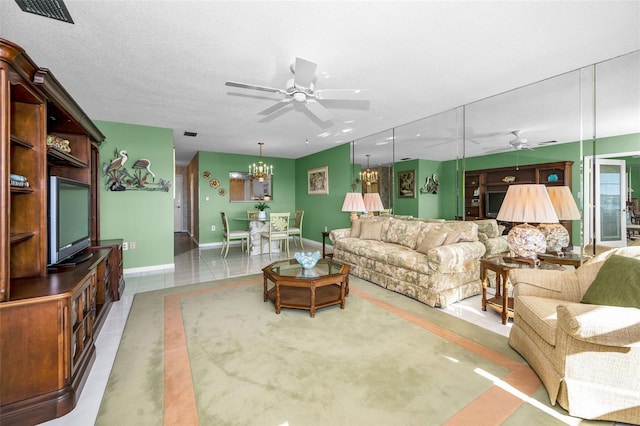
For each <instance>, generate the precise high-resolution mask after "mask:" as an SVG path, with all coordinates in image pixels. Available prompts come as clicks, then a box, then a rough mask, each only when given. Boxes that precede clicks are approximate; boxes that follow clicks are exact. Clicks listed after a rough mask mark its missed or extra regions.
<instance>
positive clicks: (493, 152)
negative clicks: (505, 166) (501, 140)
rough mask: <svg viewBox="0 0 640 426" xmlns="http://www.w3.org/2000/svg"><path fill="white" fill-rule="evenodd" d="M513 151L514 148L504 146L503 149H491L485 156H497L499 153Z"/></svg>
mask: <svg viewBox="0 0 640 426" xmlns="http://www.w3.org/2000/svg"><path fill="white" fill-rule="evenodd" d="M512 149H513V147H511V146H504V147H502V148H495V149H491V150H489V151H485V152H484V153H485V154H497V153H499V152H507V151H511V150H512Z"/></svg>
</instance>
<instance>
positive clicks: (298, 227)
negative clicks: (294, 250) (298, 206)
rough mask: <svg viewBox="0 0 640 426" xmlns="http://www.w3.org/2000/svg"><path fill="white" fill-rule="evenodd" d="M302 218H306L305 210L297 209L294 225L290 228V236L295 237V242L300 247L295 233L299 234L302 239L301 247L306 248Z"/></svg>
mask: <svg viewBox="0 0 640 426" xmlns="http://www.w3.org/2000/svg"><path fill="white" fill-rule="evenodd" d="M302 219H304V210H296V217H295V218H294V219H293V226H292V227H291V228H289V236H290V237H292V238H293V243H294V244H295V245H296V247H298V242H297V241H296V237H295V235H297V236H298V240H299V241H300V247H301V248H304V245H303V244H302Z"/></svg>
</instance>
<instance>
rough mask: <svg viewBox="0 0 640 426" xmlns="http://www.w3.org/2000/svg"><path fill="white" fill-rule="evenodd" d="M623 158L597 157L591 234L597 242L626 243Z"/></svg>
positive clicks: (625, 191)
mask: <svg viewBox="0 0 640 426" xmlns="http://www.w3.org/2000/svg"><path fill="white" fill-rule="evenodd" d="M625 164H626V163H625V161H624V160H613V159H605V158H596V160H595V166H594V168H593V171H594V178H595V185H594V187H593V189H594V197H593V199H594V200H595V201H596V203H595V206H596V208H595V209H594V213H595V220H594V225H595V229H594V236H595V242H596V244H604V245H607V246H612V247H625V246H626V245H627V209H626V196H627V183H626V182H627V178H626V168H625Z"/></svg>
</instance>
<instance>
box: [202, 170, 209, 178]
mask: <svg viewBox="0 0 640 426" xmlns="http://www.w3.org/2000/svg"><path fill="white" fill-rule="evenodd" d="M202 177H203V178H205V179H209V178H210V177H211V172H202Z"/></svg>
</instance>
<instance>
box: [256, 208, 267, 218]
mask: <svg viewBox="0 0 640 426" xmlns="http://www.w3.org/2000/svg"><path fill="white" fill-rule="evenodd" d="M258 220H267V212H265V211H264V210H260V211H259V212H258Z"/></svg>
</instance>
